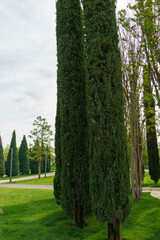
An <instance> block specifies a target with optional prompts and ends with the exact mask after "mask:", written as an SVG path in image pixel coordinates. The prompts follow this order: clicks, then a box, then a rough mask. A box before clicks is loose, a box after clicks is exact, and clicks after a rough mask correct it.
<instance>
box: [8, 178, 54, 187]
mask: <svg viewBox="0 0 160 240" xmlns="http://www.w3.org/2000/svg"><path fill="white" fill-rule="evenodd" d="M53 178H54V177H53V176H51V177H41V178H40V179H39V178H36V179H31V180H24V181H18V182H12V183H13V184H31V185H53Z"/></svg>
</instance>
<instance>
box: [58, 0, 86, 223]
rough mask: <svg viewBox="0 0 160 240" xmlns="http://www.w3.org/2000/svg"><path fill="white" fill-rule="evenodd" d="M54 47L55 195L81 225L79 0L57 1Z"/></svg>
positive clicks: (83, 166) (83, 128) (83, 161)
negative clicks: (56, 79) (56, 72)
mask: <svg viewBox="0 0 160 240" xmlns="http://www.w3.org/2000/svg"><path fill="white" fill-rule="evenodd" d="M57 47H58V48H57V50H58V54H57V55H58V87H60V93H59V94H60V95H59V96H58V99H59V100H60V102H58V104H60V108H58V107H57V111H58V112H57V122H56V124H57V128H56V134H57V136H56V141H60V153H61V154H60V155H56V159H57V160H56V163H58V161H60V159H61V161H62V168H61V166H60V165H59V169H57V171H59V172H58V173H57V174H60V175H61V177H60V178H59V177H57V181H58V184H59V183H60V185H58V184H57V186H58V187H59V189H61V194H60V195H58V194H59V193H58V191H59V189H58V188H57V189H56V194H57V196H58V197H57V199H58V201H59V199H60V203H61V205H62V207H63V210H64V212H65V213H66V214H67V215H68V216H70V217H71V218H73V219H74V221H75V225H76V226H78V227H81V228H82V227H84V225H85V217H86V215H87V214H88V210H89V184H88V181H89V179H88V160H87V156H86V134H87V126H86V97H85V94H86V88H85V74H84V48H83V27H82V12H81V6H80V1H79V0H74V1H73V0H58V1H57ZM58 114H60V115H59V116H58ZM58 118H60V120H59V119H58ZM58 121H60V123H59V122H58ZM58 124H59V125H58ZM58 136H59V137H58ZM57 138H58V139H57ZM56 151H59V149H57V150H56ZM59 163H60V162H59ZM60 175H59V176H60ZM57 190H58V191H57ZM56 194H55V196H56Z"/></svg>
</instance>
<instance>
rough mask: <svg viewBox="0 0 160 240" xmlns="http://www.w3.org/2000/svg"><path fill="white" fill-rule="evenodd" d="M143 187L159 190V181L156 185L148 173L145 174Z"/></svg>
mask: <svg viewBox="0 0 160 240" xmlns="http://www.w3.org/2000/svg"><path fill="white" fill-rule="evenodd" d="M143 187H150V188H154V187H157V188H160V180H159V181H158V183H156V184H155V183H154V181H153V180H152V179H151V177H150V175H149V172H145V177H144V183H143ZM159 239H160V238H159Z"/></svg>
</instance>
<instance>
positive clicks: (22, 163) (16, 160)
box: [5, 131, 29, 176]
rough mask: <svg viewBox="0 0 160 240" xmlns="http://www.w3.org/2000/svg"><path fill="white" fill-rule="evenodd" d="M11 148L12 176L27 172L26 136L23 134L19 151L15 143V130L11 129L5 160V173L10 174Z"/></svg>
mask: <svg viewBox="0 0 160 240" xmlns="http://www.w3.org/2000/svg"><path fill="white" fill-rule="evenodd" d="M11 149H13V160H12V176H17V175H18V174H29V160H28V146H27V141H26V137H25V136H23V140H22V142H21V145H20V148H19V152H18V151H17V145H16V132H15V131H13V134H12V139H11V143H10V148H9V152H8V156H7V161H6V164H5V166H6V175H8V176H9V175H10V162H11Z"/></svg>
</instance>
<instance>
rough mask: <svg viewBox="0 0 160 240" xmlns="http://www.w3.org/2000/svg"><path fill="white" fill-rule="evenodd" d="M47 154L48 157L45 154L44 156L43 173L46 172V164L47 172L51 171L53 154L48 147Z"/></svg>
mask: <svg viewBox="0 0 160 240" xmlns="http://www.w3.org/2000/svg"><path fill="white" fill-rule="evenodd" d="M46 153H47V154H46V155H45V154H43V155H42V162H41V172H45V164H46V171H47V172H50V171H51V152H50V149H49V148H48V147H47V148H46ZM46 157H47V159H46ZM46 160H47V162H46Z"/></svg>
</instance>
